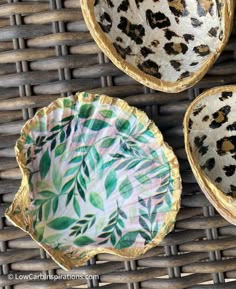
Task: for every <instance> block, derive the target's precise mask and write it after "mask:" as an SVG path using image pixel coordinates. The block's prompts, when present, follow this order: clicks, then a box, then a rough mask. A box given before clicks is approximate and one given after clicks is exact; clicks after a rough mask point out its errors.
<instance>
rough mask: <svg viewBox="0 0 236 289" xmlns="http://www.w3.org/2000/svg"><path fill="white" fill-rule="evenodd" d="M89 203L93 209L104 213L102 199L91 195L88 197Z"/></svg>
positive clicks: (93, 194)
mask: <svg viewBox="0 0 236 289" xmlns="http://www.w3.org/2000/svg"><path fill="white" fill-rule="evenodd" d="M89 201H90V203H91V204H92V205H93V206H94V207H95V208H98V209H100V210H102V211H104V204H103V199H102V198H101V196H100V195H99V194H98V193H91V194H90V196H89Z"/></svg>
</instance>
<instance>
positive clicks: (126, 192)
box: [119, 177, 133, 199]
mask: <svg viewBox="0 0 236 289" xmlns="http://www.w3.org/2000/svg"><path fill="white" fill-rule="evenodd" d="M119 191H120V194H121V196H122V197H123V198H124V199H128V198H129V197H130V196H131V195H132V193H133V186H132V184H131V182H130V180H129V179H128V177H126V179H125V180H124V181H123V182H122V183H121V184H120V186H119Z"/></svg>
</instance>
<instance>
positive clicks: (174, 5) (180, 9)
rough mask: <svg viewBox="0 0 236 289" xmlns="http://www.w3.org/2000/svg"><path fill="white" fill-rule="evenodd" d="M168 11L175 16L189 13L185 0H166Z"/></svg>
mask: <svg viewBox="0 0 236 289" xmlns="http://www.w3.org/2000/svg"><path fill="white" fill-rule="evenodd" d="M168 3H169V8H170V11H171V12H172V13H173V14H174V15H175V16H177V17H180V16H187V15H189V12H188V10H187V9H186V2H185V0H168Z"/></svg>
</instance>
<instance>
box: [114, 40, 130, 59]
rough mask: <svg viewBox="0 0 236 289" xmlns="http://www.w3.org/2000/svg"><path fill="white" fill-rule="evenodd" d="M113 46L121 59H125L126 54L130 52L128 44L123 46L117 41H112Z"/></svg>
mask: <svg viewBox="0 0 236 289" xmlns="http://www.w3.org/2000/svg"><path fill="white" fill-rule="evenodd" d="M113 46H114V47H115V49H116V51H117V52H118V53H119V54H120V56H121V57H122V58H123V59H126V56H127V55H131V53H132V50H131V48H130V46H127V47H125V48H124V47H122V46H120V45H119V44H117V43H113Z"/></svg>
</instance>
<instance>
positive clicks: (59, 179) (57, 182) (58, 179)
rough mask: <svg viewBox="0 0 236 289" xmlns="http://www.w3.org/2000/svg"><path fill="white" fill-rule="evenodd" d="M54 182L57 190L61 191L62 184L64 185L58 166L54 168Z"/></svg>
mask: <svg viewBox="0 0 236 289" xmlns="http://www.w3.org/2000/svg"><path fill="white" fill-rule="evenodd" d="M52 182H53V185H54V187H55V188H56V190H57V191H60V189H61V183H62V177H61V175H60V172H59V170H58V168H57V167H56V166H54V167H53V171H52Z"/></svg>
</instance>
